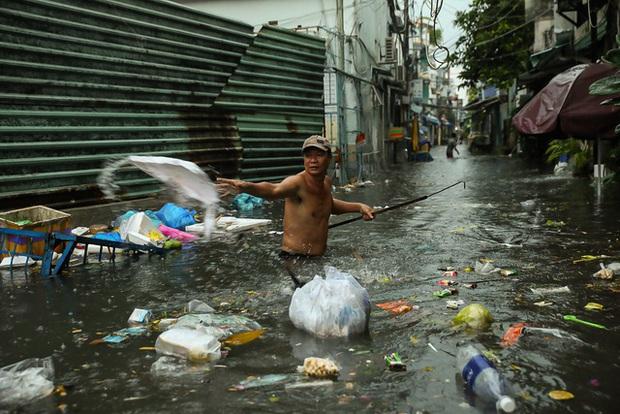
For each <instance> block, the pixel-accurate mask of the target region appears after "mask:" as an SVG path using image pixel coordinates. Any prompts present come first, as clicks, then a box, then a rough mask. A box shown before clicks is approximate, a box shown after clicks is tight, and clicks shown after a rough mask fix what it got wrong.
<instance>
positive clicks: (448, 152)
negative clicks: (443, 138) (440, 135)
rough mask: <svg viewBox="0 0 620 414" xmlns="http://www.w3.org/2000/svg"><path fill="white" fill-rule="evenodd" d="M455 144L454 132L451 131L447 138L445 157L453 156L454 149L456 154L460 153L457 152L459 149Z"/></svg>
mask: <svg viewBox="0 0 620 414" xmlns="http://www.w3.org/2000/svg"><path fill="white" fill-rule="evenodd" d="M456 145H457V144H456V134H455V133H454V132H453V133H452V136H451V137H450V139H449V140H448V146H447V148H446V157H447V158H454V151H456V153H457V154H459V155H461V153H460V152H459V150H458V148H457V147H456Z"/></svg>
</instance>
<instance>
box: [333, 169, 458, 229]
mask: <svg viewBox="0 0 620 414" xmlns="http://www.w3.org/2000/svg"><path fill="white" fill-rule="evenodd" d="M461 183H462V184H463V188H465V181H457V182H455V183H454V184H450V185H449V186H447V187H444V188H442V189H441V190H438V191H435V192H434V193H431V194H428V195H425V196H422V197H418V198H416V199H413V200H407V201H403V202H402V203H398V204H394V205H393V206H389V207H385V208H380V209H378V210H375V211H373V213H374V214H375V215H377V214H381V213H385V212H386V211H390V210H395V209H397V208H401V207H404V206H408V205H409V204H413V203H417V202H419V201H422V200H426V199H427V198H429V197H432V196H434V195H435V194H439V193H441V192H443V191H446V190H447V189H449V188H452V187H454V186H455V185H458V184H461ZM361 219H362V216H358V217H353V218H351V219H348V220H344V221H340V222H338V223H333V224H330V225H329V227H328V228H330V229H333V228H334V227H339V226H342V225H344V224H349V223H353V222H354V221H358V220H361Z"/></svg>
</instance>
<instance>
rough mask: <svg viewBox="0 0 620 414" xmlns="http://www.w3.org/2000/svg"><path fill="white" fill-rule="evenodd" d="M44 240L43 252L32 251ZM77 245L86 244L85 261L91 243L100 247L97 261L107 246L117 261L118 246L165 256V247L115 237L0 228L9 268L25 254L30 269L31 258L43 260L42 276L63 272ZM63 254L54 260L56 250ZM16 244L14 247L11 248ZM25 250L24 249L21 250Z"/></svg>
mask: <svg viewBox="0 0 620 414" xmlns="http://www.w3.org/2000/svg"><path fill="white" fill-rule="evenodd" d="M41 240H44V241H45V251H44V253H43V254H42V255H41V254H35V253H33V251H32V245H33V243H34V242H38V241H41ZM78 244H83V245H84V249H85V252H84V258H83V259H82V260H83V264H86V263H87V262H88V246H90V245H94V246H99V254H98V256H97V258H98V261H100V262H101V261H102V259H103V249H104V247H105V248H107V250H108V251H109V252H110V257H109V260H110V261H111V262H114V261H115V259H116V249H122V250H125V251H130V252H131V251H133V252H145V253H148V254H158V255H160V256H163V255H164V254H165V253H166V250H165V249H163V248H161V247H157V246H142V245H138V244H134V243H125V242H117V241H112V240H104V239H97V238H93V237H83V236H75V235H73V234H66V233H61V232H51V233H45V232H40V231H32V230H16V229H9V228H4V227H0V255H6V256H8V257H10V261H9V268H8V270H9V271H11V272H12V271H13V270H14V269H13V261H14V259H15V257H16V256H25V257H26V266H25V268H26V269H27V268H28V262H29V261H30V260H33V261H35V260H40V261H41V276H42V277H43V278H48V277H54V276H58V275H60V273H61V272H62V270H63V269H65V268H67V267H68V266H69V259H70V258H71V255H72V254H73V251H74V249H75V248H76V246H77V245H78ZM17 245H20V246H24V245H25V246H26V247H25V250H26V251H24V252H22V251H20V252H16V251H15V246H17ZM63 245H64V247H63V248H62V253H61V255H60V257H59V258H58V259H57V260H56V263H53V260H52V259H53V255H54V251H55V250H56V249H57V248H58V247H59V246H63ZM11 246H13V247H11ZM21 250H23V248H22V249H21Z"/></svg>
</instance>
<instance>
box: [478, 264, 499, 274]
mask: <svg viewBox="0 0 620 414" xmlns="http://www.w3.org/2000/svg"><path fill="white" fill-rule="evenodd" d="M500 270H501V269H500V268H498V267H495V266H493V263H491V262H486V263H482V262H481V261H477V262H476V265H475V267H474V271H475V272H476V273H480V274H482V275H488V274H489V273H493V272H499V271H500Z"/></svg>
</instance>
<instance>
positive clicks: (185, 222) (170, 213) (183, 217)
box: [155, 203, 196, 230]
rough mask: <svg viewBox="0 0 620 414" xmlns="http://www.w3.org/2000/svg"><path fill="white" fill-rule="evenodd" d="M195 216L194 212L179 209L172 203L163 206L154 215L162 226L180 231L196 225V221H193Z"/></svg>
mask: <svg viewBox="0 0 620 414" xmlns="http://www.w3.org/2000/svg"><path fill="white" fill-rule="evenodd" d="M195 214H196V210H189V209H186V208H183V207H179V206H177V205H176V204H174V203H166V204H164V206H163V207H162V208H160V209H159V211H158V212H156V213H155V215H156V216H157V217H158V218H159V219H160V220H161V221H162V223H163V224H164V225H166V226H168V227H172V228H173V229H177V230H182V229H185V226H191V225H192V224H196V219H194V215H195Z"/></svg>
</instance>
